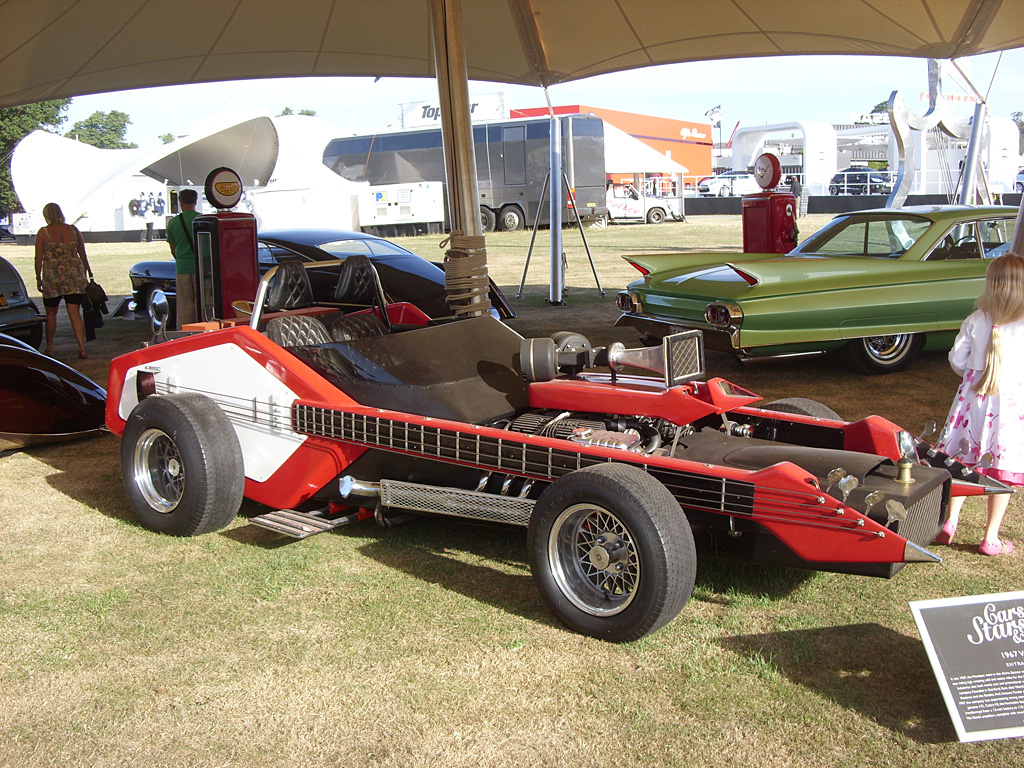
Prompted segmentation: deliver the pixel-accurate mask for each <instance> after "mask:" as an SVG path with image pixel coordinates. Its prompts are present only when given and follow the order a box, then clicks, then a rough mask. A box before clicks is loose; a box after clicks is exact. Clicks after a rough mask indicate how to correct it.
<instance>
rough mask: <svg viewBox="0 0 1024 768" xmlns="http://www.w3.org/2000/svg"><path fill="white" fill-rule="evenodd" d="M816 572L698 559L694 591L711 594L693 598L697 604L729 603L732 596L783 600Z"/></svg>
mask: <svg viewBox="0 0 1024 768" xmlns="http://www.w3.org/2000/svg"><path fill="white" fill-rule="evenodd" d="M815 574H816V572H815V571H804V570H801V569H799V568H783V567H781V566H774V565H757V564H752V563H743V562H737V561H734V560H721V559H717V558H713V557H700V556H698V558H697V579H696V583H695V591H696V592H701V591H703V590H707V591H710V592H711V593H713V596H712V597H710V598H707V597H702V596H697V595H695V596H694V599H695V600H705V601H707V602H716V603H728V602H731V601H730V600H729V598H728V596H730V595H745V596H748V597H758V598H765V599H768V600H781V599H782V598H785V597H788V596H789V595H791V594H793V593H794V592H796V590H797V589H799V588H800V587H801V586H802V585H803V584H804V583H806V582H807V581H808V580H809V579H812V578H814V576H815Z"/></svg>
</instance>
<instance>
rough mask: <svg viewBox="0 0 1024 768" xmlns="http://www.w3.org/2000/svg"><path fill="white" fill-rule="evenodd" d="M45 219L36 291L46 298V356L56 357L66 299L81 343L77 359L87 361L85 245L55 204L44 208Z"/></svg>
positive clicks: (39, 234) (38, 237) (38, 251)
mask: <svg viewBox="0 0 1024 768" xmlns="http://www.w3.org/2000/svg"><path fill="white" fill-rule="evenodd" d="M43 218H44V219H45V220H46V226H45V227H43V228H42V229H40V230H39V232H37V233H36V287H37V288H38V289H39V290H40V292H41V293H42V294H43V304H44V305H45V306H46V354H48V355H51V354H53V334H54V333H55V332H56V330H57V308H58V307H59V306H60V300H61V299H64V305H65V306H66V307H67V310H68V317H69V318H70V320H71V327H72V329H73V330H74V332H75V340H76V341H78V356H79V357H82V358H84V357H87V355H86V353H85V321H84V320H83V319H82V304H83V303H84V302H85V287H86V285H87V281H86V279H85V275H86V273H88V274H89V277H90V278H91V277H92V268H91V267H90V266H89V259H88V257H87V256H86V255H85V241H84V240H83V239H82V233H81V232H79V231H78V227H75V226H72V225H71V224H68V223H67V222H65V221H64V212H63V211H62V210H61V209H60V206H59V205H57V204H56V203H47V204H46V205H45V206H43Z"/></svg>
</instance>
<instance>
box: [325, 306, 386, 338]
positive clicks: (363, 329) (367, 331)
mask: <svg viewBox="0 0 1024 768" xmlns="http://www.w3.org/2000/svg"><path fill="white" fill-rule="evenodd" d="M387 332H388V329H387V327H386V326H385V325H384V323H383V322H381V319H380V318H379V317H377V316H376V315H375V314H373V313H372V312H360V313H357V314H354V315H343V316H341V317H339V318H338V319H337V320H335V321H334V324H333V325H332V326H331V336H332V337H333V338H334V340H335V341H351V340H352V339H369V338H372V337H374V336H383V335H384V334H386V333H387Z"/></svg>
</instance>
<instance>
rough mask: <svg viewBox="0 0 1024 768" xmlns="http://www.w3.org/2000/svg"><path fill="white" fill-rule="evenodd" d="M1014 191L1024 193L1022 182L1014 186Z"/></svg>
mask: <svg viewBox="0 0 1024 768" xmlns="http://www.w3.org/2000/svg"><path fill="white" fill-rule="evenodd" d="M1013 191H1014V192H1024V184H1022V183H1021V182H1019V181H1018V182H1017V183H1016V184H1014V185H1013Z"/></svg>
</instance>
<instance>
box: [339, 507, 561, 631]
mask: <svg viewBox="0 0 1024 768" xmlns="http://www.w3.org/2000/svg"><path fill="white" fill-rule="evenodd" d="M364 526H365V524H364ZM345 532H346V534H348V535H350V536H354V537H360V538H363V539H365V540H366V543H364V544H361V545H360V546H359V552H360V554H362V555H365V556H366V557H369V558H372V559H373V560H376V561H377V562H379V563H381V564H383V565H386V566H388V567H389V568H395V569H397V570H400V571H403V572H405V573H407V574H408V575H410V576H412V577H414V578H417V579H420V580H421V581H424V582H426V583H429V584H436V585H438V586H440V587H444V588H445V589H448V590H451V591H453V592H456V593H458V594H461V595H464V596H465V597H468V598H470V599H471V600H475V601H478V602H481V603H485V604H487V605H490V606H493V607H495V608H500V609H501V610H503V611H506V612H508V613H510V614H513V615H516V616H522V617H523V618H526V619H529V620H531V621H536V622H540V623H542V624H547V625H549V626H560V625H559V623H558V621H557V620H556V619H555V617H554V616H553V615H552V614H551V612H550V611H549V610H548V609H547V607H546V606H545V605H544V601H543V599H542V598H541V596H540V593H539V592H538V591H537V587H536V585H535V584H534V581H533V576H532V575H531V574H530V568H529V565H528V563H527V561H526V529H525V528H523V529H520V528H511V527H501V526H487V525H473V524H471V523H464V522H461V521H456V520H446V519H444V518H426V517H425V518H421V519H419V520H417V521H415V522H413V523H410V524H409V525H404V526H402V527H400V528H392V529H381V528H378V527H377V526H374V525H373V524H372V523H371V524H370V527H362V526H360V527H353V528H349V529H347V530H346V531H345Z"/></svg>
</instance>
